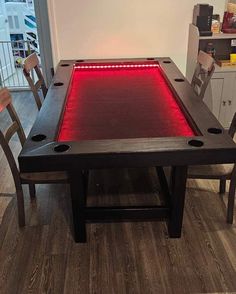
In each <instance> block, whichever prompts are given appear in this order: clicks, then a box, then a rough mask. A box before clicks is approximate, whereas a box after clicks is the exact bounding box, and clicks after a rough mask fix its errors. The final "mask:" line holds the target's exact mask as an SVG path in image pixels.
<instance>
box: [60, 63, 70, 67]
mask: <svg viewBox="0 0 236 294" xmlns="http://www.w3.org/2000/svg"><path fill="white" fill-rule="evenodd" d="M61 66H62V67H66V66H70V64H69V63H63V64H61Z"/></svg>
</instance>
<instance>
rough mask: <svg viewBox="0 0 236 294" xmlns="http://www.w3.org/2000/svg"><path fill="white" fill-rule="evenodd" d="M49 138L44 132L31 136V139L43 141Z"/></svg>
mask: <svg viewBox="0 0 236 294" xmlns="http://www.w3.org/2000/svg"><path fill="white" fill-rule="evenodd" d="M46 138H47V136H46V135H44V134H37V135H34V136H32V137H31V140H32V141H34V142H41V141H43V140H45V139H46Z"/></svg>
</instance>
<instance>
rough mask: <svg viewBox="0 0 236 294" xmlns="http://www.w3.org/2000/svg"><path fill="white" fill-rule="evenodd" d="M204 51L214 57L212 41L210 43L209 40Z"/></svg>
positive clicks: (214, 51)
mask: <svg viewBox="0 0 236 294" xmlns="http://www.w3.org/2000/svg"><path fill="white" fill-rule="evenodd" d="M206 53H207V54H209V55H210V56H211V57H213V58H215V55H216V50H215V48H214V46H213V43H211V42H209V43H207V46H206Z"/></svg>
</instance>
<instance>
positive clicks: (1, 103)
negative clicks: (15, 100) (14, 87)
mask: <svg viewBox="0 0 236 294" xmlns="http://www.w3.org/2000/svg"><path fill="white" fill-rule="evenodd" d="M11 101H12V99H11V94H10V92H9V90H8V89H7V88H3V89H1V90H0V107H1V111H3V110H5V109H6V110H7V111H8V113H9V115H10V117H11V120H12V124H11V125H10V126H9V127H8V129H7V130H6V132H5V136H6V138H5V136H4V138H5V140H6V142H9V141H10V139H11V138H12V136H13V135H14V134H15V133H17V135H18V137H19V140H20V143H21V146H23V144H24V143H25V140H26V137H25V133H24V130H23V128H22V125H21V122H20V119H19V117H18V115H17V113H16V111H15V108H14V106H13V105H12V103H11Z"/></svg>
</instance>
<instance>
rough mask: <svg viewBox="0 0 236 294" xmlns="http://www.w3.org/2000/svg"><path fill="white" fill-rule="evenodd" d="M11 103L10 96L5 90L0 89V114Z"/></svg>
mask: <svg viewBox="0 0 236 294" xmlns="http://www.w3.org/2000/svg"><path fill="white" fill-rule="evenodd" d="M10 103H11V95H10V93H9V91H8V90H7V88H2V89H0V112H2V111H3V110H4V109H5V108H6V107H7V105H9V104H10Z"/></svg>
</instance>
